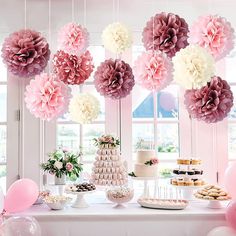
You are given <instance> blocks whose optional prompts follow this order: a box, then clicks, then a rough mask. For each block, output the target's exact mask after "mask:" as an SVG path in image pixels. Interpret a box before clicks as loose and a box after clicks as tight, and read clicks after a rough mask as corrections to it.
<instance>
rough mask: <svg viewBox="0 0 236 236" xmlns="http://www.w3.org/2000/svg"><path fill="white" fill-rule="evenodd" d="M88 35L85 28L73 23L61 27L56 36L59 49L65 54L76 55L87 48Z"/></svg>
mask: <svg viewBox="0 0 236 236" xmlns="http://www.w3.org/2000/svg"><path fill="white" fill-rule="evenodd" d="M88 41H89V34H88V31H87V29H86V28H83V27H82V26H81V25H77V24H75V23H68V24H66V25H65V26H63V27H62V28H61V29H60V31H59V34H58V43H59V48H60V49H61V50H63V51H65V52H66V53H69V54H75V55H78V54H80V53H82V52H84V51H85V50H86V48H87V47H88V43H89V42H88Z"/></svg>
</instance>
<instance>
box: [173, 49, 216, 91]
mask: <svg viewBox="0 0 236 236" xmlns="http://www.w3.org/2000/svg"><path fill="white" fill-rule="evenodd" d="M173 64H174V80H175V81H176V83H178V84H180V85H181V86H183V87H184V88H185V89H192V88H194V89H197V88H201V87H202V86H204V85H206V84H207V82H209V81H210V80H211V77H212V76H214V71H215V65H214V59H213V57H212V56H211V55H210V54H209V53H208V52H207V51H206V49H204V48H202V47H200V46H198V45H190V46H188V47H186V48H184V49H181V50H180V51H179V52H177V53H176V56H175V57H174V58H173Z"/></svg>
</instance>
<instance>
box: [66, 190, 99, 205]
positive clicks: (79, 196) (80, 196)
mask: <svg viewBox="0 0 236 236" xmlns="http://www.w3.org/2000/svg"><path fill="white" fill-rule="evenodd" d="M95 191H96V190H93V191H87V192H72V191H66V193H67V194H73V195H76V199H75V202H74V203H73V204H72V205H71V207H74V208H86V207H89V204H88V203H87V202H86V200H85V198H84V195H85V194H89V193H94V192H95Z"/></svg>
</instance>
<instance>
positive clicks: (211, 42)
mask: <svg viewBox="0 0 236 236" xmlns="http://www.w3.org/2000/svg"><path fill="white" fill-rule="evenodd" d="M234 37H235V36H234V29H233V28H232V26H231V24H230V23H229V22H228V21H227V20H226V19H225V18H223V17H220V16H217V15H207V16H201V17H199V18H198V20H197V21H196V22H195V23H194V24H193V26H192V27H191V28H190V38H189V39H190V43H193V44H198V45H199V46H201V47H203V48H206V49H208V50H209V52H210V53H211V54H212V55H213V56H214V58H215V59H216V60H219V59H221V58H223V57H225V56H226V55H227V54H228V53H229V52H230V51H231V50H232V49H233V47H234Z"/></svg>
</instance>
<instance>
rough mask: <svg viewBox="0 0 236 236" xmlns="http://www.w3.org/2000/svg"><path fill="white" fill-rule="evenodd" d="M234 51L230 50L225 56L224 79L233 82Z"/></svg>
mask: <svg viewBox="0 0 236 236" xmlns="http://www.w3.org/2000/svg"><path fill="white" fill-rule="evenodd" d="M235 65H236V51H234V52H232V53H231V55H230V56H229V57H226V58H225V67H226V68H225V80H227V81H229V82H235V74H236V67H235Z"/></svg>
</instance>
